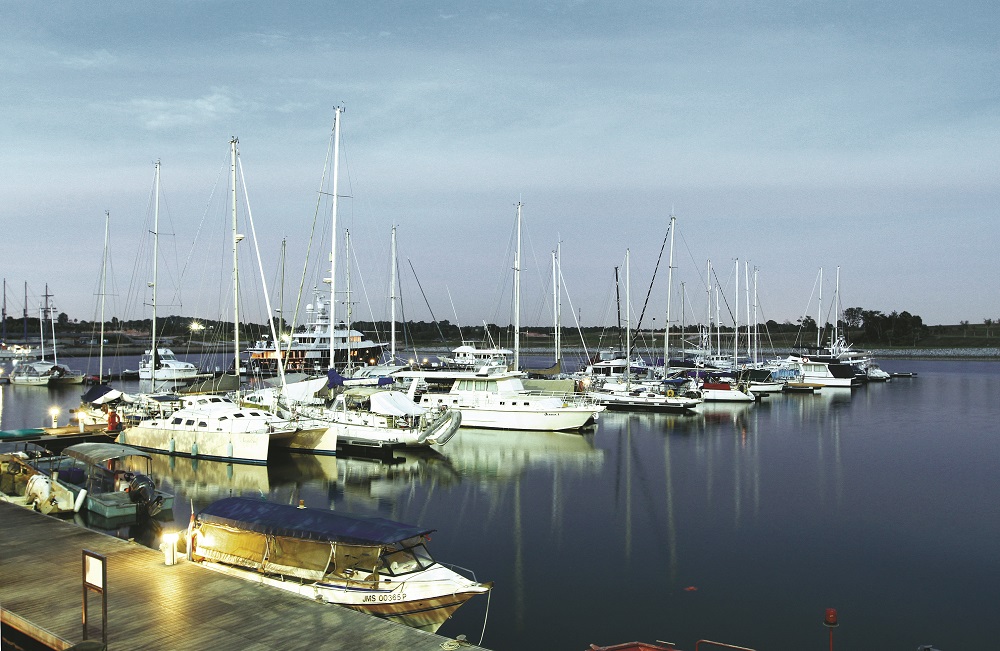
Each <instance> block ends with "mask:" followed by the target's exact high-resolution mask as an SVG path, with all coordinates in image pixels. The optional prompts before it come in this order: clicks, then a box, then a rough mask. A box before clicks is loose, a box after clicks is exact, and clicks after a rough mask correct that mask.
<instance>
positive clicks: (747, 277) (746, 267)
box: [743, 260, 756, 365]
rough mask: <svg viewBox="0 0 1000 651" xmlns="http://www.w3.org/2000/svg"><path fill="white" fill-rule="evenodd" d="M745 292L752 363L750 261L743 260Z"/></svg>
mask: <svg viewBox="0 0 1000 651" xmlns="http://www.w3.org/2000/svg"><path fill="white" fill-rule="evenodd" d="M743 286H744V289H743V293H744V294H745V295H746V298H747V357H749V358H750V363H751V365H753V363H754V362H755V361H756V360H755V359H754V357H753V337H752V336H751V335H750V261H749V260H744V261H743Z"/></svg>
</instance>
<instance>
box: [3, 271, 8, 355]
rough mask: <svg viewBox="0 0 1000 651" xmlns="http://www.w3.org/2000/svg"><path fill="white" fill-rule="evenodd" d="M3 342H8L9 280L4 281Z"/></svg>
mask: <svg viewBox="0 0 1000 651" xmlns="http://www.w3.org/2000/svg"><path fill="white" fill-rule="evenodd" d="M3 341H4V342H6V341H7V279H6V278H4V279H3Z"/></svg>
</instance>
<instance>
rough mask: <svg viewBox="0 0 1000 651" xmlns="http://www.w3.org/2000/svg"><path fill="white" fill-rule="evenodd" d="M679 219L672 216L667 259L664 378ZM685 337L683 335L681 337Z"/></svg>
mask: <svg viewBox="0 0 1000 651" xmlns="http://www.w3.org/2000/svg"><path fill="white" fill-rule="evenodd" d="M676 223H677V217H676V216H674V214H673V213H671V214H670V256H669V257H668V258H667V321H666V327H665V328H664V329H663V377H664V378H666V377H667V371H668V370H669V369H670V297H671V295H673V293H674V227H675V225H676ZM681 336H682V337H683V334H682V335H681Z"/></svg>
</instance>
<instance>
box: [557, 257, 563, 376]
mask: <svg viewBox="0 0 1000 651" xmlns="http://www.w3.org/2000/svg"><path fill="white" fill-rule="evenodd" d="M556 276H558V281H559V282H558V284H557V285H556V361H557V362H558V361H559V360H561V359H562V241H559V242H558V243H557V244H556Z"/></svg>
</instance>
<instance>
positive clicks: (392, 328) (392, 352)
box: [389, 225, 397, 364]
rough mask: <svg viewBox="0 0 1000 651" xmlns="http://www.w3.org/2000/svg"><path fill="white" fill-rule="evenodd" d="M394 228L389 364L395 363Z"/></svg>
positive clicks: (394, 232) (393, 238)
mask: <svg viewBox="0 0 1000 651" xmlns="http://www.w3.org/2000/svg"><path fill="white" fill-rule="evenodd" d="M396 273H397V270H396V226H395V225H393V227H392V279H391V280H390V286H391V289H390V290H389V302H390V309H391V311H392V314H391V317H392V323H391V325H390V331H391V335H390V340H389V341H390V344H389V353H390V355H391V358H390V360H389V363H390V364H395V363H396Z"/></svg>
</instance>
